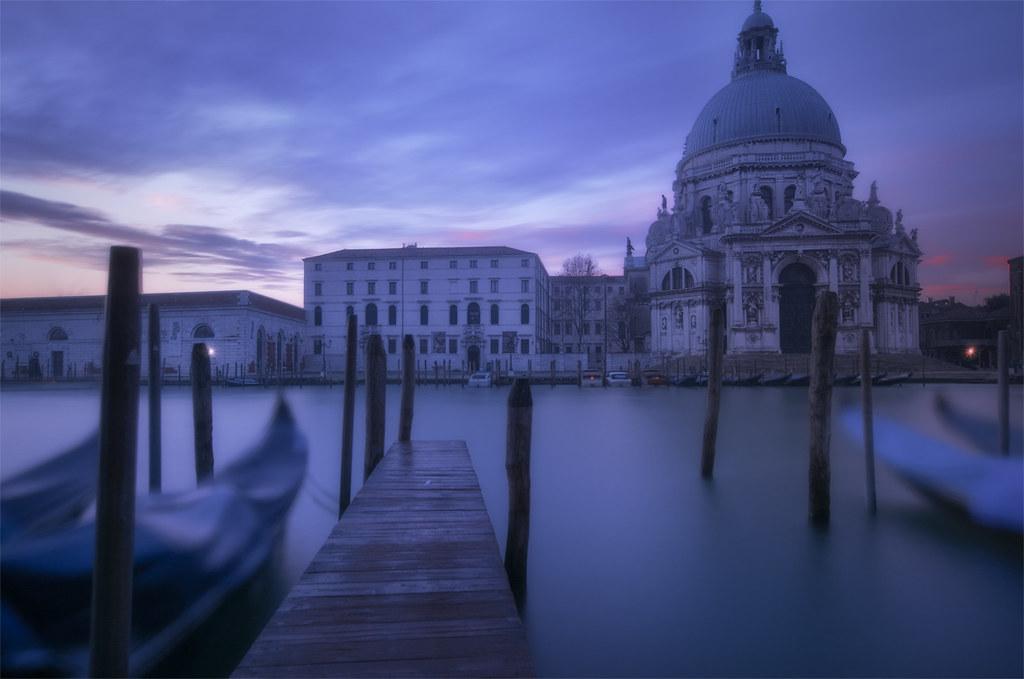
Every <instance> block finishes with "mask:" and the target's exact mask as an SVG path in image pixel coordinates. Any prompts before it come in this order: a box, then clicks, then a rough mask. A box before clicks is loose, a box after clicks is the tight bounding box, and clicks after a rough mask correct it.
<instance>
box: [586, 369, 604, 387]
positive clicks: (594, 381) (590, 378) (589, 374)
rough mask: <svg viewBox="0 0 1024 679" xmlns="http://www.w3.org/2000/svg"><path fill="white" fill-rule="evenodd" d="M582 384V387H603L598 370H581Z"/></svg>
mask: <svg viewBox="0 0 1024 679" xmlns="http://www.w3.org/2000/svg"><path fill="white" fill-rule="evenodd" d="M583 386H584V387H603V386H604V383H603V382H602V381H601V371H600V370H584V371H583Z"/></svg>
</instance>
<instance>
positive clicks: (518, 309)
mask: <svg viewBox="0 0 1024 679" xmlns="http://www.w3.org/2000/svg"><path fill="white" fill-rule="evenodd" d="M303 265H304V275H303V279H304V290H303V299H304V304H305V309H306V315H307V319H308V335H309V337H310V340H311V342H310V345H309V346H308V347H306V349H307V351H306V353H305V354H304V357H305V360H306V366H307V371H308V370H309V369H310V368H313V369H319V370H320V371H322V372H328V373H336V372H338V371H340V370H341V369H342V366H343V365H344V351H345V334H346V331H347V325H346V324H347V319H348V316H350V315H355V317H356V319H357V322H358V324H359V362H360V364H361V363H362V361H363V348H364V347H365V341H366V337H367V335H369V334H379V335H381V337H382V339H383V340H384V346H385V350H386V351H387V354H388V368H389V369H390V370H397V369H398V366H399V359H400V358H401V345H402V337H403V336H404V335H406V334H410V335H412V336H413V338H414V341H415V343H416V355H417V361H418V362H419V361H422V362H423V363H420V365H421V366H423V365H426V366H428V367H429V366H433V365H441V366H444V365H447V364H448V362H449V361H450V362H451V366H452V367H453V368H455V369H459V370H469V371H474V370H478V369H484V368H486V367H487V366H488V365H493V364H495V363H496V362H498V361H501V362H502V365H509V361H512V364H513V365H519V361H518V360H513V358H522V359H524V361H529V360H530V357H531V356H536V355H538V354H543V353H547V352H548V351H549V350H550V347H549V342H548V325H549V316H548V303H549V290H548V273H547V270H546V269H545V268H544V265H543V263H541V261H540V258H539V257H538V256H537V255H536V254H534V253H532V252H525V251H523V250H516V249H514V248H509V247H503V246H493V247H492V246H488V247H440V248H428V247H417V246H416V245H407V246H403V247H401V248H381V249H364V250H360V249H351V250H338V251H336V252H330V253H327V254H323V255H318V256H315V257H308V258H306V259H305V260H303ZM538 367H539V366H538Z"/></svg>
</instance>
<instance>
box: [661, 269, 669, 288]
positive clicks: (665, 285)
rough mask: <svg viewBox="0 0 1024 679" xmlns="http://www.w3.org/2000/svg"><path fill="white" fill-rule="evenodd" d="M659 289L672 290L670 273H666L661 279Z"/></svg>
mask: <svg viewBox="0 0 1024 679" xmlns="http://www.w3.org/2000/svg"><path fill="white" fill-rule="evenodd" d="M661 289H662V290H671V289H672V273H671V272H669V273H666V274H665V277H664V278H662V279H661Z"/></svg>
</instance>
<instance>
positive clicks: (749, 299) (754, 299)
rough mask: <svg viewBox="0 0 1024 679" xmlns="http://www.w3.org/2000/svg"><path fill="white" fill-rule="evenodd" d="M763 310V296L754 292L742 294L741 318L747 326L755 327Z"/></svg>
mask: <svg viewBox="0 0 1024 679" xmlns="http://www.w3.org/2000/svg"><path fill="white" fill-rule="evenodd" d="M762 309H764V295H763V294H762V293H761V292H759V291H755V290H751V291H747V292H744V293H743V318H744V320H745V321H746V324H747V325H757V324H758V323H760V321H761V310H762Z"/></svg>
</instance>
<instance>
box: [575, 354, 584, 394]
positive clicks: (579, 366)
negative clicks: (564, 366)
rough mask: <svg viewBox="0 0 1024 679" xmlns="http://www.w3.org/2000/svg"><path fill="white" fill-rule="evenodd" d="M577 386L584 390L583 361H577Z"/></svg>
mask: <svg viewBox="0 0 1024 679" xmlns="http://www.w3.org/2000/svg"><path fill="white" fill-rule="evenodd" d="M576 386H577V387H580V388H583V361H582V360H580V359H576Z"/></svg>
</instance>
